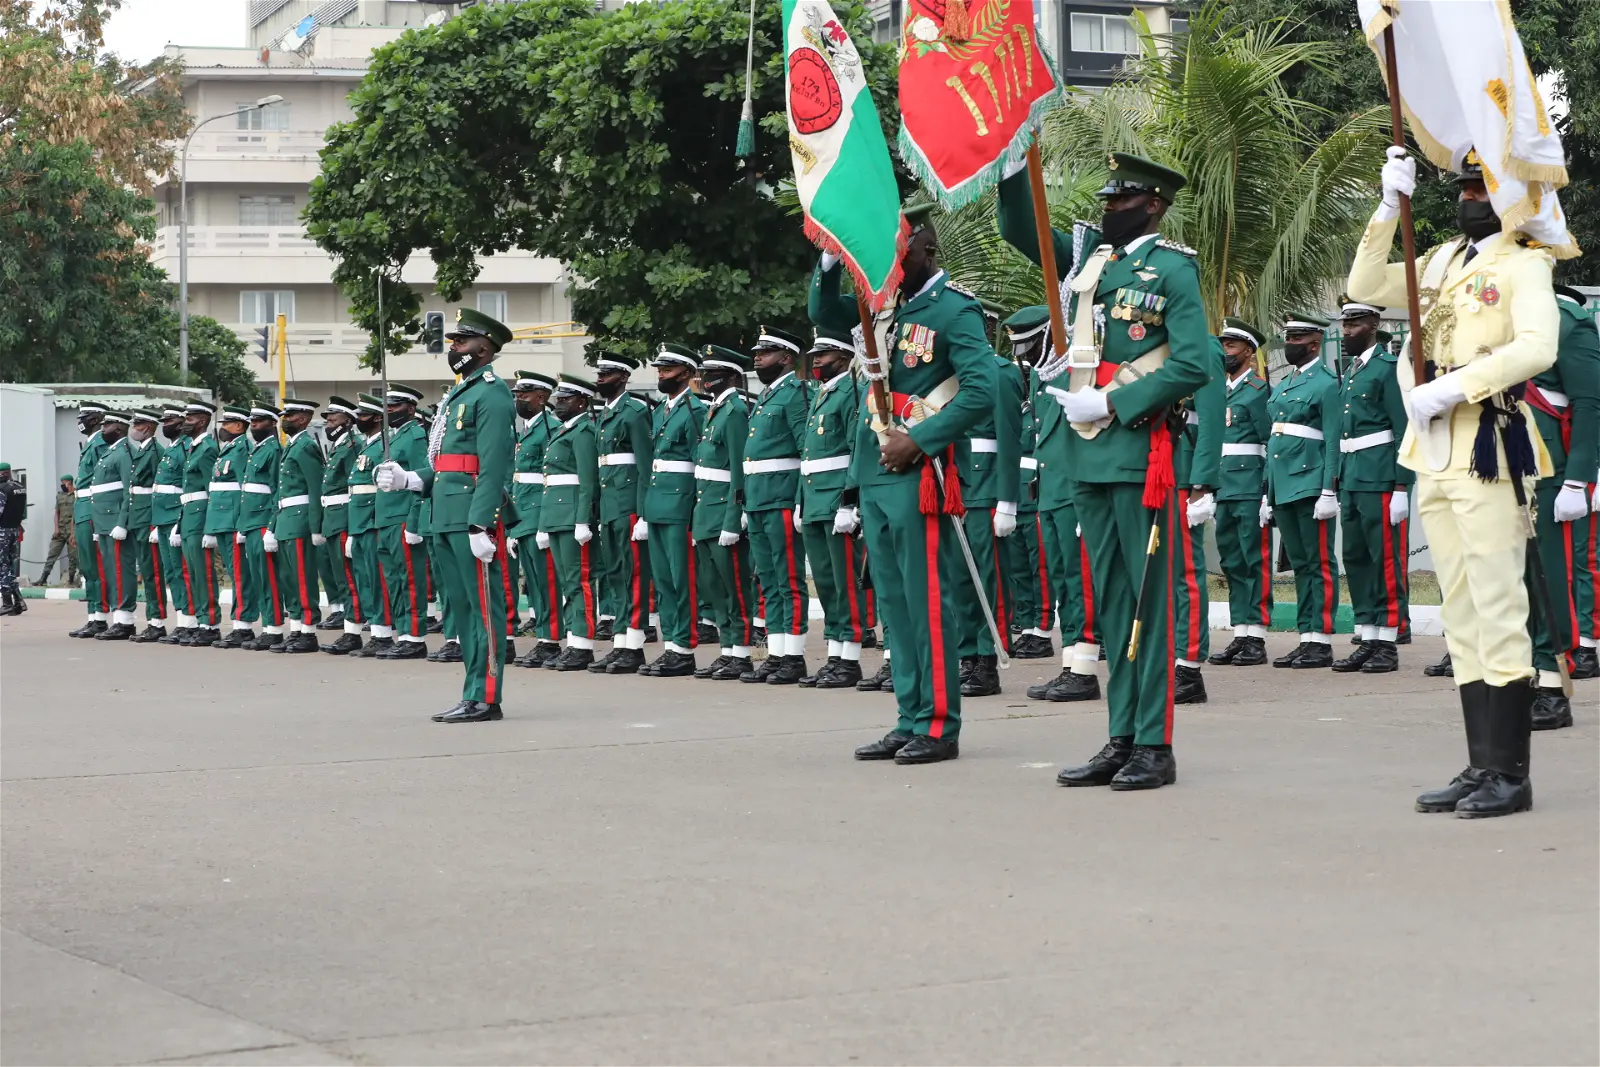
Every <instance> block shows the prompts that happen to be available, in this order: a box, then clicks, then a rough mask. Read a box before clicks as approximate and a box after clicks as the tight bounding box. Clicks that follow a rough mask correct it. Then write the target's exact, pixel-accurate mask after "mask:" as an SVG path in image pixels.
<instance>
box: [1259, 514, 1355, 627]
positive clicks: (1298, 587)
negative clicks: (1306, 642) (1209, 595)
mask: <svg viewBox="0 0 1600 1067" xmlns="http://www.w3.org/2000/svg"><path fill="white" fill-rule="evenodd" d="M1316 504H1317V498H1316V497H1314V496H1313V497H1307V498H1305V499H1304V500H1296V501H1294V502H1293V503H1291V504H1281V505H1279V506H1277V507H1275V508H1273V509H1272V514H1273V517H1274V518H1276V519H1277V521H1278V533H1279V535H1281V536H1282V537H1283V550H1284V551H1285V552H1287V553H1288V554H1289V566H1290V567H1292V568H1294V594H1295V624H1296V626H1297V627H1298V629H1299V631H1300V632H1301V633H1303V634H1323V635H1331V634H1332V633H1333V619H1334V615H1335V613H1337V612H1338V610H1339V559H1338V555H1337V553H1335V552H1334V550H1333V533H1334V527H1335V526H1336V525H1338V523H1337V521H1336V520H1334V519H1327V520H1325V521H1323V522H1318V521H1317V520H1316V519H1315V518H1313V517H1312V509H1313V508H1315V507H1316Z"/></svg>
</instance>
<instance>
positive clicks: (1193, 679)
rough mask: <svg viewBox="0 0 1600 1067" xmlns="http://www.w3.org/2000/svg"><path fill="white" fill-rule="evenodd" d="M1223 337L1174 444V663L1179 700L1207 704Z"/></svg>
mask: <svg viewBox="0 0 1600 1067" xmlns="http://www.w3.org/2000/svg"><path fill="white" fill-rule="evenodd" d="M1223 358H1224V357H1223V354H1222V341H1221V339H1220V338H1215V337H1214V338H1212V339H1211V357H1210V359H1209V361H1208V367H1209V370H1210V373H1211V379H1210V380H1209V381H1208V382H1207V383H1206V384H1205V385H1203V386H1201V387H1200V388H1199V389H1198V390H1197V391H1196V392H1195V394H1194V395H1193V396H1190V397H1187V398H1186V399H1185V400H1184V402H1183V418H1184V427H1183V431H1182V433H1180V434H1179V435H1178V439H1177V440H1176V441H1175V442H1174V443H1173V447H1172V465H1173V469H1174V471H1176V473H1177V477H1178V509H1179V517H1180V519H1182V520H1183V521H1181V522H1179V523H1178V543H1177V545H1175V546H1174V547H1173V557H1174V560H1175V564H1176V567H1177V568H1178V570H1179V573H1176V574H1175V575H1174V577H1173V583H1172V601H1173V619H1172V624H1173V631H1174V636H1173V640H1174V642H1175V644H1176V647H1177V650H1178V655H1177V659H1176V661H1175V662H1174V665H1173V676H1174V684H1175V686H1176V689H1177V692H1176V693H1175V694H1174V696H1173V698H1172V700H1173V703H1175V704H1204V703H1205V702H1206V683H1205V679H1204V678H1202V677H1201V675H1200V665H1201V664H1202V663H1204V662H1205V660H1206V657H1207V656H1209V655H1210V654H1211V591H1210V589H1209V588H1208V587H1207V584H1206V583H1207V580H1208V578H1207V571H1206V547H1205V546H1206V542H1205V524H1206V523H1207V522H1209V521H1210V520H1211V519H1212V517H1213V516H1215V515H1216V513H1217V494H1216V490H1217V484H1218V482H1220V481H1221V480H1222V430H1223V426H1222V423H1223V419H1224V418H1225V417H1226V416H1225V414H1224V412H1225V411H1226V410H1227V399H1226V393H1227V389H1226V387H1225V386H1224V385H1223V379H1224V378H1225V377H1226V371H1225V370H1224V368H1223Z"/></svg>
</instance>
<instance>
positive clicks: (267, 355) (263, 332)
mask: <svg viewBox="0 0 1600 1067" xmlns="http://www.w3.org/2000/svg"><path fill="white" fill-rule="evenodd" d="M256 336H257V337H259V338H261V340H259V341H257V342H256V355H257V356H258V357H260V359H261V362H263V363H270V362H271V361H272V327H271V326H261V327H258V328H257V329H256Z"/></svg>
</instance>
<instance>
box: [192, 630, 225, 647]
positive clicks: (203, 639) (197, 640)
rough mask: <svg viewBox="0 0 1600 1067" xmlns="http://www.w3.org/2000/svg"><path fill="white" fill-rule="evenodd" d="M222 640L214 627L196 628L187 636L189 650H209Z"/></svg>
mask: <svg viewBox="0 0 1600 1067" xmlns="http://www.w3.org/2000/svg"><path fill="white" fill-rule="evenodd" d="M220 640H222V631H221V630H219V629H217V628H216V627H215V626H197V627H195V631H194V633H192V634H190V635H189V647H190V648H211V647H213V646H214V645H215V644H216V643H217V642H218V641H220Z"/></svg>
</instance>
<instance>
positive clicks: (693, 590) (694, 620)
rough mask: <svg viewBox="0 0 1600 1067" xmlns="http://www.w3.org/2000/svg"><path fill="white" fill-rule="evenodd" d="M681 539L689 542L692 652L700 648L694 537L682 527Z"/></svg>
mask: <svg viewBox="0 0 1600 1067" xmlns="http://www.w3.org/2000/svg"><path fill="white" fill-rule="evenodd" d="M790 523H791V524H790V526H789V529H790V530H791V531H792V530H793V529H794V526H793V520H790ZM683 537H684V540H685V541H687V542H689V600H688V605H689V650H690V651H691V652H692V651H693V650H694V649H696V648H699V647H700V622H699V619H698V617H697V616H698V610H699V607H700V590H699V587H698V586H697V584H696V582H695V574H694V535H693V534H691V533H690V532H689V528H688V527H687V526H686V527H684V530H683Z"/></svg>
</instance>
